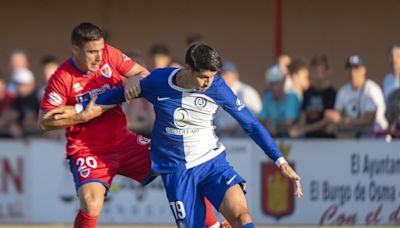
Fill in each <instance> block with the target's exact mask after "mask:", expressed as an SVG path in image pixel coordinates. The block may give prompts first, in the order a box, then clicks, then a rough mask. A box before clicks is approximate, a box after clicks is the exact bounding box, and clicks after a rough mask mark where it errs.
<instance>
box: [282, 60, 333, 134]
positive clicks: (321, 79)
mask: <svg viewBox="0 0 400 228" xmlns="http://www.w3.org/2000/svg"><path fill="white" fill-rule="evenodd" d="M310 71H311V84H312V86H311V87H310V88H309V89H308V90H306V91H305V93H304V100H303V103H302V108H301V116H300V119H299V121H298V123H297V124H296V125H295V126H294V127H293V128H291V129H290V132H289V134H290V137H292V138H297V137H301V136H303V135H304V136H305V137H307V138H333V137H335V135H334V134H333V133H332V132H327V126H328V125H329V120H328V119H327V118H325V111H326V110H333V108H334V105H335V98H336V89H335V88H334V87H333V86H332V84H331V81H330V80H329V74H330V65H329V62H328V59H327V58H326V56H315V57H314V58H313V59H312V61H311V69H310Z"/></svg>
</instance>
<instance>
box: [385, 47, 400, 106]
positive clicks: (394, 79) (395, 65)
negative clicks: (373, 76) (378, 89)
mask: <svg viewBox="0 0 400 228" xmlns="http://www.w3.org/2000/svg"><path fill="white" fill-rule="evenodd" d="M389 58H390V65H391V71H390V72H389V73H388V74H387V75H386V76H385V78H384V80H383V94H384V95H385V100H386V101H387V99H388V97H389V95H390V93H391V92H392V91H393V90H395V89H397V88H399V87H400V46H399V45H393V46H392V47H391V48H390V50H389Z"/></svg>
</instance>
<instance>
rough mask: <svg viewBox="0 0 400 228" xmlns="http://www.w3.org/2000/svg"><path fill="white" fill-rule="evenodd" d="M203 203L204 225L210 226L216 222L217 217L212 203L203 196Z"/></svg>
mask: <svg viewBox="0 0 400 228" xmlns="http://www.w3.org/2000/svg"><path fill="white" fill-rule="evenodd" d="M204 203H205V204H206V227H210V226H212V225H214V224H215V223H217V222H218V220H217V217H216V216H215V214H214V208H213V205H212V204H211V203H210V201H208V199H207V198H206V197H204Z"/></svg>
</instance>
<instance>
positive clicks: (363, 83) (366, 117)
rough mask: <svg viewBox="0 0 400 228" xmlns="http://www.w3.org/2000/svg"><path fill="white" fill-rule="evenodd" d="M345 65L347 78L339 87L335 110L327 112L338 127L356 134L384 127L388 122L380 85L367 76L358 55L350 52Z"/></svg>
mask: <svg viewBox="0 0 400 228" xmlns="http://www.w3.org/2000/svg"><path fill="white" fill-rule="evenodd" d="M345 66H346V69H347V70H348V72H349V75H350V78H349V80H350V82H348V83H347V84H345V85H344V86H342V87H341V88H340V89H339V92H338V94H337V97H336V101H335V111H327V112H326V116H327V117H328V118H329V120H330V121H331V122H333V123H334V124H335V127H338V130H339V131H347V132H349V131H350V132H351V133H352V135H353V134H354V135H353V136H355V137H360V136H366V135H368V134H370V133H372V132H379V131H383V130H385V129H386V128H387V126H388V124H387V121H386V119H385V116H384V113H385V101H384V98H383V93H382V90H381V88H380V87H379V85H377V84H376V83H375V82H374V81H372V80H370V79H367V78H366V73H367V68H366V66H365V65H364V62H363V60H362V59H361V57H360V56H358V55H352V56H349V57H348V58H347V61H346V65H345ZM339 133H340V132H339Z"/></svg>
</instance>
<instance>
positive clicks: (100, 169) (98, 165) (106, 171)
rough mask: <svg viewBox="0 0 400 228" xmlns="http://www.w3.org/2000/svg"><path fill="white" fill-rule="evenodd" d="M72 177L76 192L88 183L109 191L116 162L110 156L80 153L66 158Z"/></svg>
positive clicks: (106, 154)
mask: <svg viewBox="0 0 400 228" xmlns="http://www.w3.org/2000/svg"><path fill="white" fill-rule="evenodd" d="M68 159H69V164H70V170H71V173H72V175H73V177H74V182H75V187H76V191H77V192H78V190H79V189H80V188H81V187H83V186H85V185H87V184H90V183H97V184H100V185H102V186H103V189H104V188H105V189H106V190H108V189H109V187H110V185H111V182H112V179H113V177H114V176H115V174H116V171H117V168H118V162H117V161H116V160H115V159H114V156H113V155H112V154H108V153H104V154H93V153H90V152H80V153H76V154H74V155H71V156H69V157H68Z"/></svg>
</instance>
